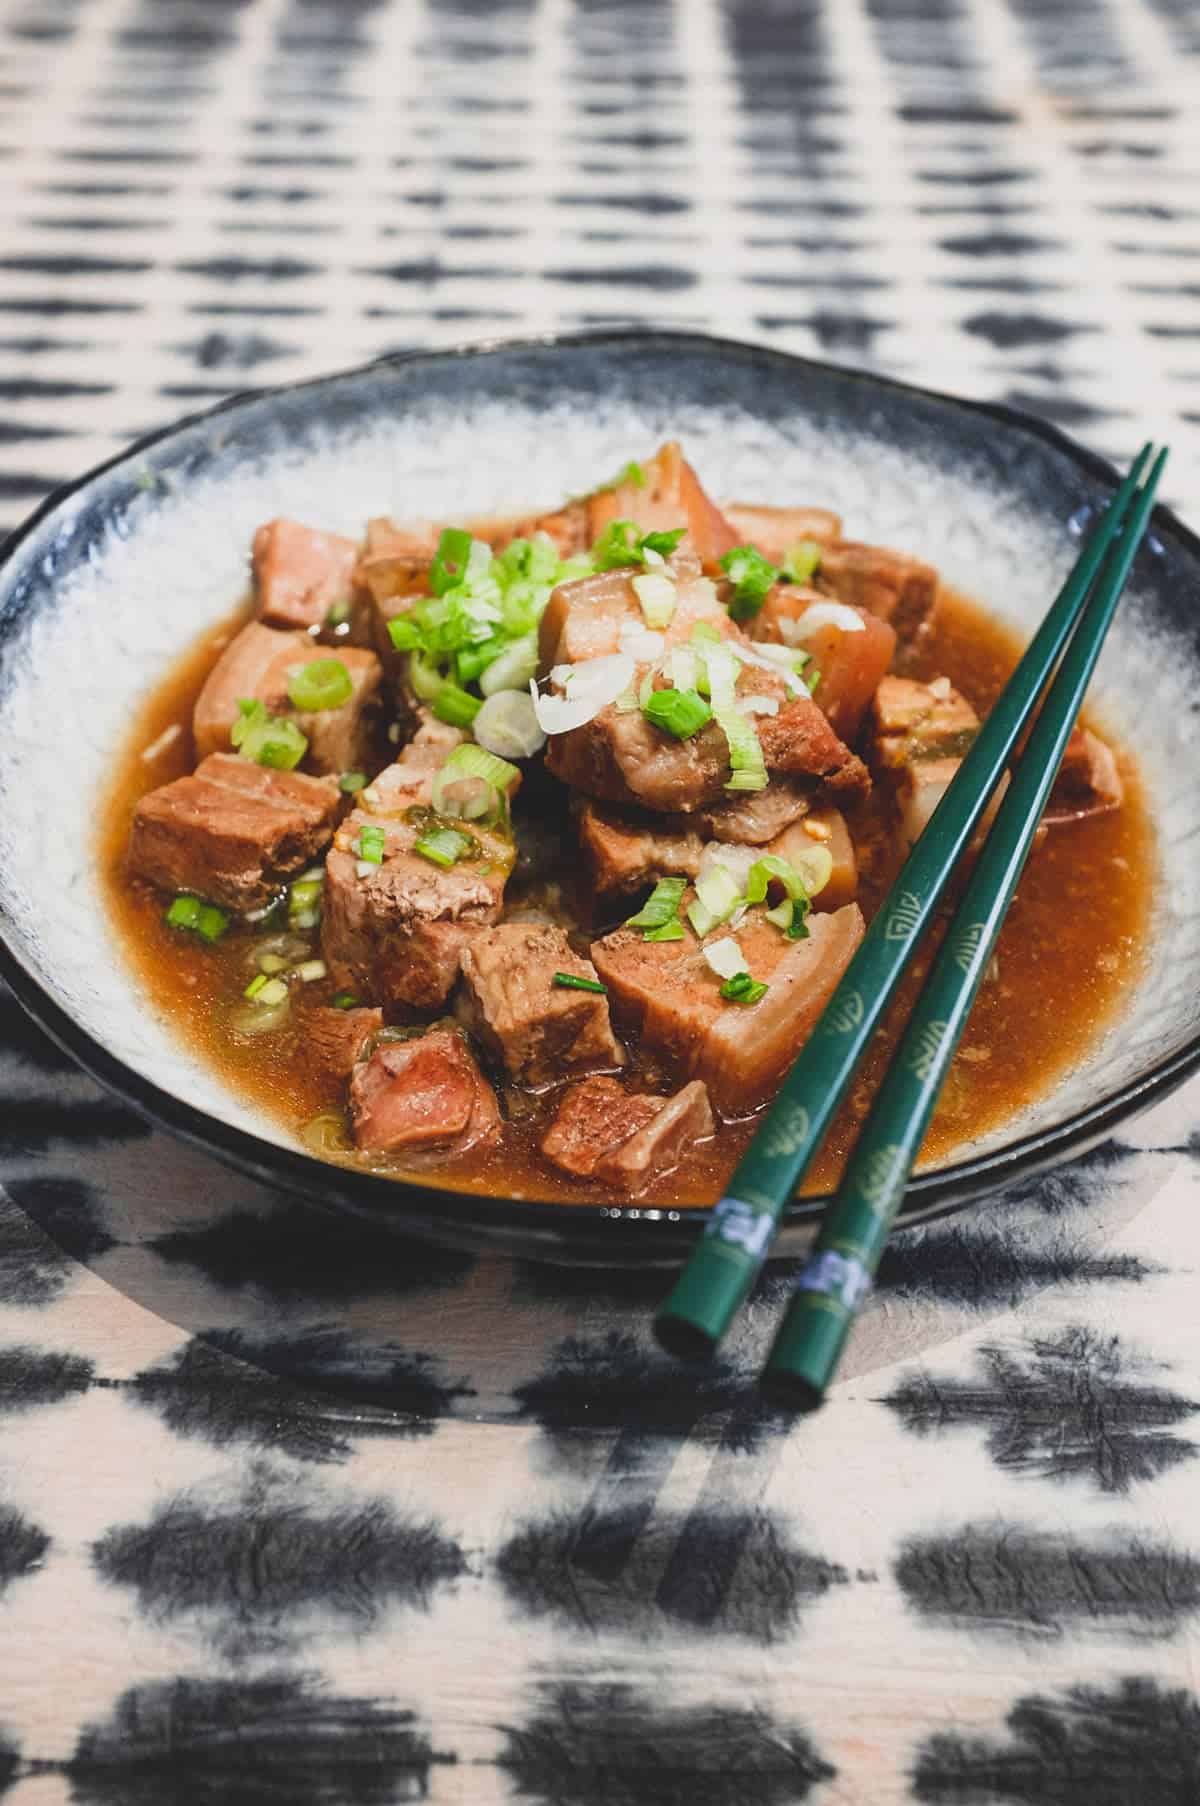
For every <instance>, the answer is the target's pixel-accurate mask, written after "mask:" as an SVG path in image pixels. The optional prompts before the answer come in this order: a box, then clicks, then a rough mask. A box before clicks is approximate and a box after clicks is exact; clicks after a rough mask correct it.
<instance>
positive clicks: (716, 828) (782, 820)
mask: <svg viewBox="0 0 1200 1806" xmlns="http://www.w3.org/2000/svg"><path fill="white" fill-rule="evenodd" d="M813 807H814V803H813V786H812V781H811V779H807V778H781V777H773V778H772V779H771V781H770V783H769V784H768V785H767V787H766V789H765V790H744V791H741V792H740V793H738V792H733V793H731V794H730V795H729V796H727V797H724V798H723V799H722V801H721V802H719V803H708V804H706V805H705V807H704V808H703V809H697V810H696V812H695V814H694V815H693V816H692V818H691V822H692V824H693V825H694V826H696V827H697V828H699V829H700V830H701V831H702V832H703V833H705V834H708V835H709V836H711V838H712V839H713V840H727V841H732V842H735V843H736V844H737V845H738V846H748V847H765V846H766V845H767V843H768V841H771V840H774V839H775V837H776V835H779V834H782V833H783V830H784V829H785V828H790V827H791V825H792V823H793V822H794V821H799V820H800V818H801V816H804V815H807V814H808V812H809V810H810V809H812V808H813Z"/></svg>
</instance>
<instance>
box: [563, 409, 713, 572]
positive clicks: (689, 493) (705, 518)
mask: <svg viewBox="0 0 1200 1806" xmlns="http://www.w3.org/2000/svg"><path fill="white" fill-rule="evenodd" d="M641 476H642V481H641V482H634V481H630V480H626V481H624V482H621V483H617V484H616V485H614V486H613V487H612V488H609V489H599V490H597V491H596V493H595V494H594V495H591V496H589V497H588V531H589V535H590V538H591V539H592V540H596V539H598V538H599V537H600V534H601V533H602V532H603V531H604V529H605V527H607V526H608V524H609V522H610V521H614V520H631V521H636V523H637V525H638V526H639V527H640V528H641V530H642V532H643V533H651V532H656V533H661V532H670V531H671V530H672V529H673V528H675V527H685V528H686V529H687V537H686V539H685V540H684V542H683V543H684V545H685V546H687V548H688V549H689V550H690V551H692V552H693V553H694V554H695V555H696V557H697V558H698V559H699V560H700V561H701V563H702V564H703V565H704V567H705V569H706V570H713V569H715V567H716V566H717V564H718V561H719V560H720V559H721V558H723V557H724V555H725V553H726V552H730V551H732V550H733V548H734V546H736V545H737V544H738V537H737V534H736V533H735V532H734V530H733V528H732V527H731V526H730V524H729V522H728V521H727V520H726V519H725V516H724V515H723V514H722V513H721V510H720V509H719V508H718V507H717V505H716V503H715V502H713V501H711V500H710V498H709V497H708V496H707V495H706V494H705V492H704V490H703V488H702V487H701V484H700V479H699V477H698V476H697V475H696V473H695V471H694V470H693V469H692V467H691V465H690V464H689V463H688V461H687V459H686V458H685V457H684V455H683V452H682V450H681V449H680V447H679V445H678V444H676V443H675V441H674V440H671V441H669V442H668V443H667V444H666V445H664V446H662V447H661V449H660V450H659V451H658V452H657V453H656V454H655V456H654V457H653V458H650V459H648V460H647V461H646V463H645V464H643V465H642V467H641Z"/></svg>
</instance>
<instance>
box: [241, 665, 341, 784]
mask: <svg viewBox="0 0 1200 1806" xmlns="http://www.w3.org/2000/svg"><path fill="white" fill-rule="evenodd" d="M334 662H337V661H334ZM229 738H230V740H231V741H232V742H233V745H234V746H235V747H236V749H237V751H238V752H239V753H240V754H241V756H242V758H243V759H253V760H254V762H255V764H257V765H269V766H271V767H272V768H273V769H274V770H276V771H291V769H292V767H293V766H295V765H299V763H300V761H301V759H302V758H303V757H304V755H305V753H306V752H307V751H308V741H307V740H306V739H305V737H304V735H303V734H302V733H301V732H300V729H299V728H298V727H297V726H296V723H295V722H294V721H286V720H277V719H276V717H275V716H274V715H269V714H268V713H267V709H266V705H265V704H264V703H262V702H258V701H256V700H255V699H254V698H252V697H249V696H239V698H238V718H237V720H236V721H235V722H234V724H233V726H232V728H231V729H230V731H229Z"/></svg>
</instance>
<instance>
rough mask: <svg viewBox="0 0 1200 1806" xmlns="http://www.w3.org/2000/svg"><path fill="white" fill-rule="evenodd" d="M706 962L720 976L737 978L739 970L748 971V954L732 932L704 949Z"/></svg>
mask: <svg viewBox="0 0 1200 1806" xmlns="http://www.w3.org/2000/svg"><path fill="white" fill-rule="evenodd" d="M703 952H704V960H705V964H706V965H707V966H709V967H710V968H711V970H712V971H714V972H715V973H716V975H717V977H718V978H726V979H728V978H736V977H737V975H738V973H739V972H748V971H749V970H750V968H749V966H748V965H747V964H746V956H745V954H744V953H743V952H742V950H741V948H740V947H739V946H738V944H737V942H736V941H735V940H734V938H733V936H732V935H731V934H727V935H724V936H722V938H721V939H720V940H719V941H713V942H711V943H710V944H709V946H707V947H705V948H704V949H703Z"/></svg>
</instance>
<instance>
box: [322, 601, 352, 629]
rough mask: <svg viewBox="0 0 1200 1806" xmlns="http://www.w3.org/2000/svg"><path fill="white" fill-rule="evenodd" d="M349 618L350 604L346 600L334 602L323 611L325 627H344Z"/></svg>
mask: <svg viewBox="0 0 1200 1806" xmlns="http://www.w3.org/2000/svg"><path fill="white" fill-rule="evenodd" d="M349 619H350V604H349V602H346V601H342V602H335V603H334V605H333V607H332V608H330V609H327V610H326V612H325V626H326V627H344V626H345V625H346V622H347V621H348V620H349Z"/></svg>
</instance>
